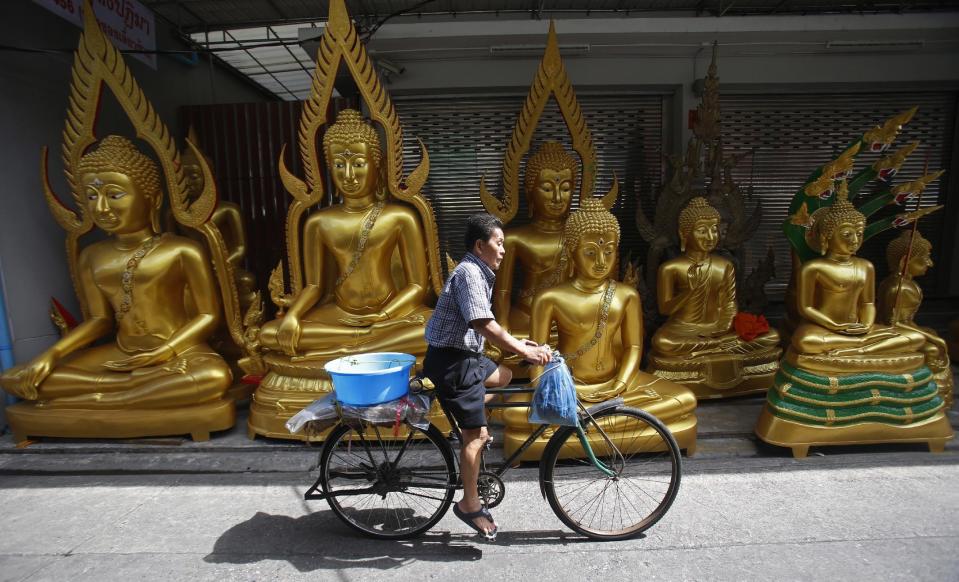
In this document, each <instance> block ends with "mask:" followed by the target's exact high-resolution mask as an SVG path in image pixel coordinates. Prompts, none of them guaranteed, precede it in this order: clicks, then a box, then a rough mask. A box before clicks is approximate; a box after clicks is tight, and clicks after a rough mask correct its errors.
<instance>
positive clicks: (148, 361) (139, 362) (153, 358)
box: [103, 346, 176, 372]
mask: <svg viewBox="0 0 959 582" xmlns="http://www.w3.org/2000/svg"><path fill="white" fill-rule="evenodd" d="M175 355H176V352H174V351H173V348H171V347H170V346H161V347H159V348H156V349H153V350H150V351H147V352H143V353H140V354H137V355H135V356H130V357H129V358H124V359H122V360H111V361H109V362H105V363H104V364H103V367H104V368H106V369H107V370H112V371H114V372H132V371H133V370H139V369H140V368H146V367H149V366H156V365H158V364H162V363H164V362H166V361H168V360H169V359H170V358H172V357H173V356H175Z"/></svg>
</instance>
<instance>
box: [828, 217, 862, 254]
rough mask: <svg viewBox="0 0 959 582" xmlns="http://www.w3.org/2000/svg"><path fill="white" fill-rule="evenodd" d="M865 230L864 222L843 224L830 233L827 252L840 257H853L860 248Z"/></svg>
mask: <svg viewBox="0 0 959 582" xmlns="http://www.w3.org/2000/svg"><path fill="white" fill-rule="evenodd" d="M865 230H866V223H864V222H859V221H857V222H843V223H842V224H840V225H839V226H838V227H836V230H835V231H834V232H833V233H832V237H831V238H830V239H829V250H830V251H831V252H834V253H836V254H840V255H854V254H856V251H858V250H859V247H861V246H862V241H863V233H864V232H865Z"/></svg>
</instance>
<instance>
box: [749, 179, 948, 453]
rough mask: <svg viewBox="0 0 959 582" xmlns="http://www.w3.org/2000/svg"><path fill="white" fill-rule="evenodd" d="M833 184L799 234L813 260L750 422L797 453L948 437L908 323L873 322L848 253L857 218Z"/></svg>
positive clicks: (869, 285)
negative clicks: (788, 334) (787, 336)
mask: <svg viewBox="0 0 959 582" xmlns="http://www.w3.org/2000/svg"><path fill="white" fill-rule="evenodd" d="M847 192H848V191H847V185H846V182H845V181H842V182H840V185H839V189H838V191H837V194H836V200H835V202H834V203H833V204H831V205H830V206H825V207H823V208H820V209H819V210H817V211H816V213H815V214H814V215H813V216H812V218H811V220H812V223H811V226H810V228H809V231H808V233H807V237H806V239H807V242H808V244H809V247H810V248H811V249H812V250H814V251H817V252H818V253H819V254H820V256H819V257H818V258H813V259H809V260H807V261H805V262H803V263H802V265H801V267H800V268H799V273H798V277H797V289H796V301H797V306H796V309H797V313H798V314H799V317H800V322H799V325H798V326H797V327H796V329H795V331H794V332H793V335H792V339H791V342H790V347H789V349H788V350H787V352H786V356H785V358H784V360H783V362H782V364H781V370H780V372H779V374H778V375H777V377H776V382H775V385H774V387H773V388H772V389H770V391H769V395H768V400H767V405H766V407H765V408H764V410H763V412H762V414H761V416H760V418H759V422H758V423H757V426H756V433H757V435H758V436H759V437H760V438H761V439H763V440H764V441H766V442H769V443H772V444H777V445H780V446H788V447H791V448H792V450H793V454H794V455H795V456H797V457H803V456H805V455H806V454H807V452H808V449H809V446H813V445H823V444H854V443H879V442H924V443H928V445H929V447H930V449H932V450H942V447H944V445H945V442H946V441H947V440H948V439H950V438H952V429H951V428H950V426H949V421H948V419H946V417H945V416H944V414H943V407H944V404H943V400H942V398H941V397H940V396H939V394H938V392H937V387H936V383H935V381H934V380H933V377H932V372H931V371H930V370H929V368H928V367H926V366H925V365H924V364H925V361H926V357H925V353H924V352H923V348H924V345H925V344H926V341H927V338H926V337H925V336H924V334H923V333H922V332H921V331H919V330H917V329H915V327H914V326H911V325H903V324H900V323H894V324H893V325H881V324H879V323H877V317H876V316H877V310H876V289H875V287H876V284H875V271H874V268H873V265H872V263H870V262H869V261H867V260H866V259H863V258H860V257H857V256H856V252H857V251H858V250H859V248H860V246H861V245H862V243H863V239H864V235H865V232H866V229H867V226H866V217H865V216H864V215H863V214H862V213H861V212H860V211H859V210H857V209H856V208H855V207H854V206H853V205H852V204H851V203H850V202H849V200H848V194H847Z"/></svg>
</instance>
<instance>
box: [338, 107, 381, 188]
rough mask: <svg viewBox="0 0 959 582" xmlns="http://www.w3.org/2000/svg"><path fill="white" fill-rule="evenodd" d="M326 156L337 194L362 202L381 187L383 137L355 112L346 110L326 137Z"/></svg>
mask: <svg viewBox="0 0 959 582" xmlns="http://www.w3.org/2000/svg"><path fill="white" fill-rule="evenodd" d="M323 153H324V155H325V156H326V163H327V166H328V167H329V168H330V174H331V177H332V179H333V184H334V185H335V186H336V191H337V192H338V193H339V194H341V195H343V196H348V197H355V198H361V197H364V196H368V195H370V194H375V193H377V188H378V187H379V185H380V168H381V167H382V166H381V165H380V160H381V156H382V150H381V149H380V136H379V134H378V133H377V132H376V128H374V127H373V125H372V124H370V123H369V122H367V121H366V120H365V119H363V116H362V115H361V114H360V112H359V111H357V110H356V109H344V110H342V111H340V112H339V113H338V114H337V115H336V122H335V123H333V124H332V125H330V126H329V127H328V128H327V130H326V133H325V134H323Z"/></svg>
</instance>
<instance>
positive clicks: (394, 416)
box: [339, 393, 433, 434]
mask: <svg viewBox="0 0 959 582" xmlns="http://www.w3.org/2000/svg"><path fill="white" fill-rule="evenodd" d="M432 403H433V402H432V399H431V398H430V397H429V395H427V394H424V393H410V394H407V395H406V396H403V397H402V398H397V399H396V400H391V401H389V402H384V403H382V404H376V405H374V406H354V405H351V404H343V403H340V405H339V406H340V413H341V415H342V418H344V419H357V420H365V421H366V422H370V423H373V424H375V425H379V426H389V427H392V428H393V432H394V434H395V433H397V432H398V430H399V426H400V425H401V424H403V422H404V421H405V422H408V423H410V424H411V425H413V426H415V427H416V428H419V429H422V430H426V429H428V428H429V427H430V419H429V414H430V406H431V405H432Z"/></svg>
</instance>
